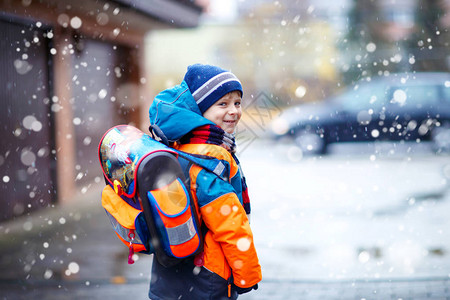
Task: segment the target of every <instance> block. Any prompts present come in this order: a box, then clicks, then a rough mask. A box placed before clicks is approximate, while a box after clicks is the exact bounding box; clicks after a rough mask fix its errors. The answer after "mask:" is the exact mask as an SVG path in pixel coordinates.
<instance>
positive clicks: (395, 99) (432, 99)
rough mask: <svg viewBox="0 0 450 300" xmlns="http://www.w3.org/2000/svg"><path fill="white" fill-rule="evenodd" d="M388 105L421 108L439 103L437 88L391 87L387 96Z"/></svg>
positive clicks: (425, 86) (428, 86)
mask: <svg viewBox="0 0 450 300" xmlns="http://www.w3.org/2000/svg"><path fill="white" fill-rule="evenodd" d="M389 99H390V103H392V104H394V105H399V106H405V105H406V106H414V107H418V106H422V105H427V106H428V105H433V104H438V103H439V86H437V85H418V86H393V87H391V89H390V94H389Z"/></svg>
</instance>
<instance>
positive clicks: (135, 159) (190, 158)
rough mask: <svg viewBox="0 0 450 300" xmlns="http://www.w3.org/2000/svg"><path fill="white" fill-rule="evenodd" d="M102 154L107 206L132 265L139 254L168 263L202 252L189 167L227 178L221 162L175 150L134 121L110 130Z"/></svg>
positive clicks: (104, 203)
mask: <svg viewBox="0 0 450 300" xmlns="http://www.w3.org/2000/svg"><path fill="white" fill-rule="evenodd" d="M98 155H99V160H100V165H101V167H102V170H103V175H104V178H105V182H106V186H105V188H104V189H103V192H102V206H103V208H104V209H105V211H106V214H107V216H108V217H109V220H110V221H111V225H112V227H113V229H114V231H115V233H116V235H117V236H118V238H119V239H120V240H121V241H122V242H123V243H124V244H125V245H126V246H128V248H129V256H128V263H129V264H132V263H134V260H133V254H134V253H135V252H140V253H145V254H154V255H155V256H156V258H157V260H158V262H159V263H160V264H161V265H163V266H165V267H170V266H173V265H175V264H177V263H179V262H180V261H182V260H183V259H185V258H187V257H192V256H196V255H197V254H199V253H201V252H202V250H203V249H202V247H203V234H202V229H201V224H200V220H199V217H198V211H197V209H198V208H197V207H196V203H194V201H193V198H192V196H191V194H190V184H189V168H190V167H191V166H192V164H197V165H199V166H201V167H202V168H203V169H205V170H207V171H210V172H213V173H214V174H216V175H217V176H219V177H220V178H222V179H224V180H226V178H224V174H226V169H227V168H226V166H225V165H224V164H223V163H222V162H221V161H220V160H218V159H214V158H205V157H201V156H196V155H192V154H188V153H185V152H182V151H179V150H176V149H173V148H170V147H169V146H168V145H166V144H164V143H161V142H160V141H157V140H155V139H153V138H152V137H150V136H149V135H147V134H145V133H144V132H142V131H140V130H139V129H137V128H135V127H133V126H130V125H119V126H115V127H113V128H111V129H109V130H108V131H107V132H106V133H105V134H104V136H103V137H102V139H101V140H100V144H99V148H98ZM200 263H201V262H200Z"/></svg>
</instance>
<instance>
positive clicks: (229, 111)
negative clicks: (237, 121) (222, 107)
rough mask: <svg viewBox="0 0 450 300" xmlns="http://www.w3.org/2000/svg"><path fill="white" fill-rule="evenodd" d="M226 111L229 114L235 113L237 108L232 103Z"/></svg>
mask: <svg viewBox="0 0 450 300" xmlns="http://www.w3.org/2000/svg"><path fill="white" fill-rule="evenodd" d="M228 113H229V114H230V115H234V114H237V108H236V107H235V106H234V105H233V106H231V107H230V109H229V110H228Z"/></svg>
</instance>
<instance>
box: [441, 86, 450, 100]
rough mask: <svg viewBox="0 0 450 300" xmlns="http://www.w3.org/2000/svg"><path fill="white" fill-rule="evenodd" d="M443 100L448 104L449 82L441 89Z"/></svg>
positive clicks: (449, 94)
mask: <svg viewBox="0 0 450 300" xmlns="http://www.w3.org/2000/svg"><path fill="white" fill-rule="evenodd" d="M442 91H443V94H444V100H445V102H447V103H450V82H449V81H446V82H445V85H444V88H443V90H442Z"/></svg>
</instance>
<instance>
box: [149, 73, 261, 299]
mask: <svg viewBox="0 0 450 300" xmlns="http://www.w3.org/2000/svg"><path fill="white" fill-rule="evenodd" d="M242 94H243V91H242V85H241V83H240V81H239V80H238V79H237V78H236V76H235V75H234V74H232V73H230V72H227V71H225V70H223V69H221V68H219V67H215V66H211V65H200V64H195V65H192V66H189V67H188V70H187V72H186V74H185V77H184V80H183V82H182V83H181V84H180V85H177V86H175V87H173V88H171V89H168V90H165V91H163V92H161V93H160V94H159V95H157V96H156V98H155V100H154V101H153V103H152V105H151V107H150V111H149V115H150V123H151V125H157V126H158V127H159V128H160V129H161V130H162V131H163V132H164V134H165V136H166V137H167V139H168V140H169V142H171V143H173V146H174V147H175V148H177V149H179V150H181V151H185V152H189V153H193V154H200V155H206V156H210V157H214V158H216V159H220V160H221V161H222V162H223V163H224V165H225V166H226V167H227V168H228V170H229V173H228V175H229V176H228V181H224V180H222V179H220V178H219V177H217V176H216V175H214V174H212V173H210V172H207V171H206V170H203V169H202V168H201V167H199V166H197V165H193V166H192V167H191V168H190V170H189V177H190V184H191V186H190V190H191V193H192V196H193V198H194V201H195V203H196V206H197V209H198V212H199V216H200V219H201V222H202V223H203V224H205V225H206V228H207V231H206V234H205V236H204V245H203V249H204V250H203V253H202V254H201V255H197V256H196V257H195V258H192V259H186V260H185V261H183V262H181V263H180V264H178V265H176V266H174V267H171V268H165V267H163V266H161V265H160V264H159V263H158V261H157V260H156V259H155V258H154V259H153V266H152V276H151V281H150V291H149V297H150V299H153V300H159V299H164V300H166V299H237V297H238V294H242V293H246V292H249V291H251V290H252V289H257V288H258V282H259V281H260V280H261V266H260V265H259V261H258V257H257V254H256V249H255V246H254V243H253V234H252V231H251V228H250V224H249V221H248V216H247V214H250V202H249V198H248V193H247V187H246V184H245V178H244V177H243V175H242V172H241V170H240V166H239V161H238V160H237V158H236V156H235V154H234V152H235V147H236V145H235V142H234V136H233V133H234V131H235V128H236V125H237V124H238V122H239V119H240V118H241V114H242V111H241V98H242Z"/></svg>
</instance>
